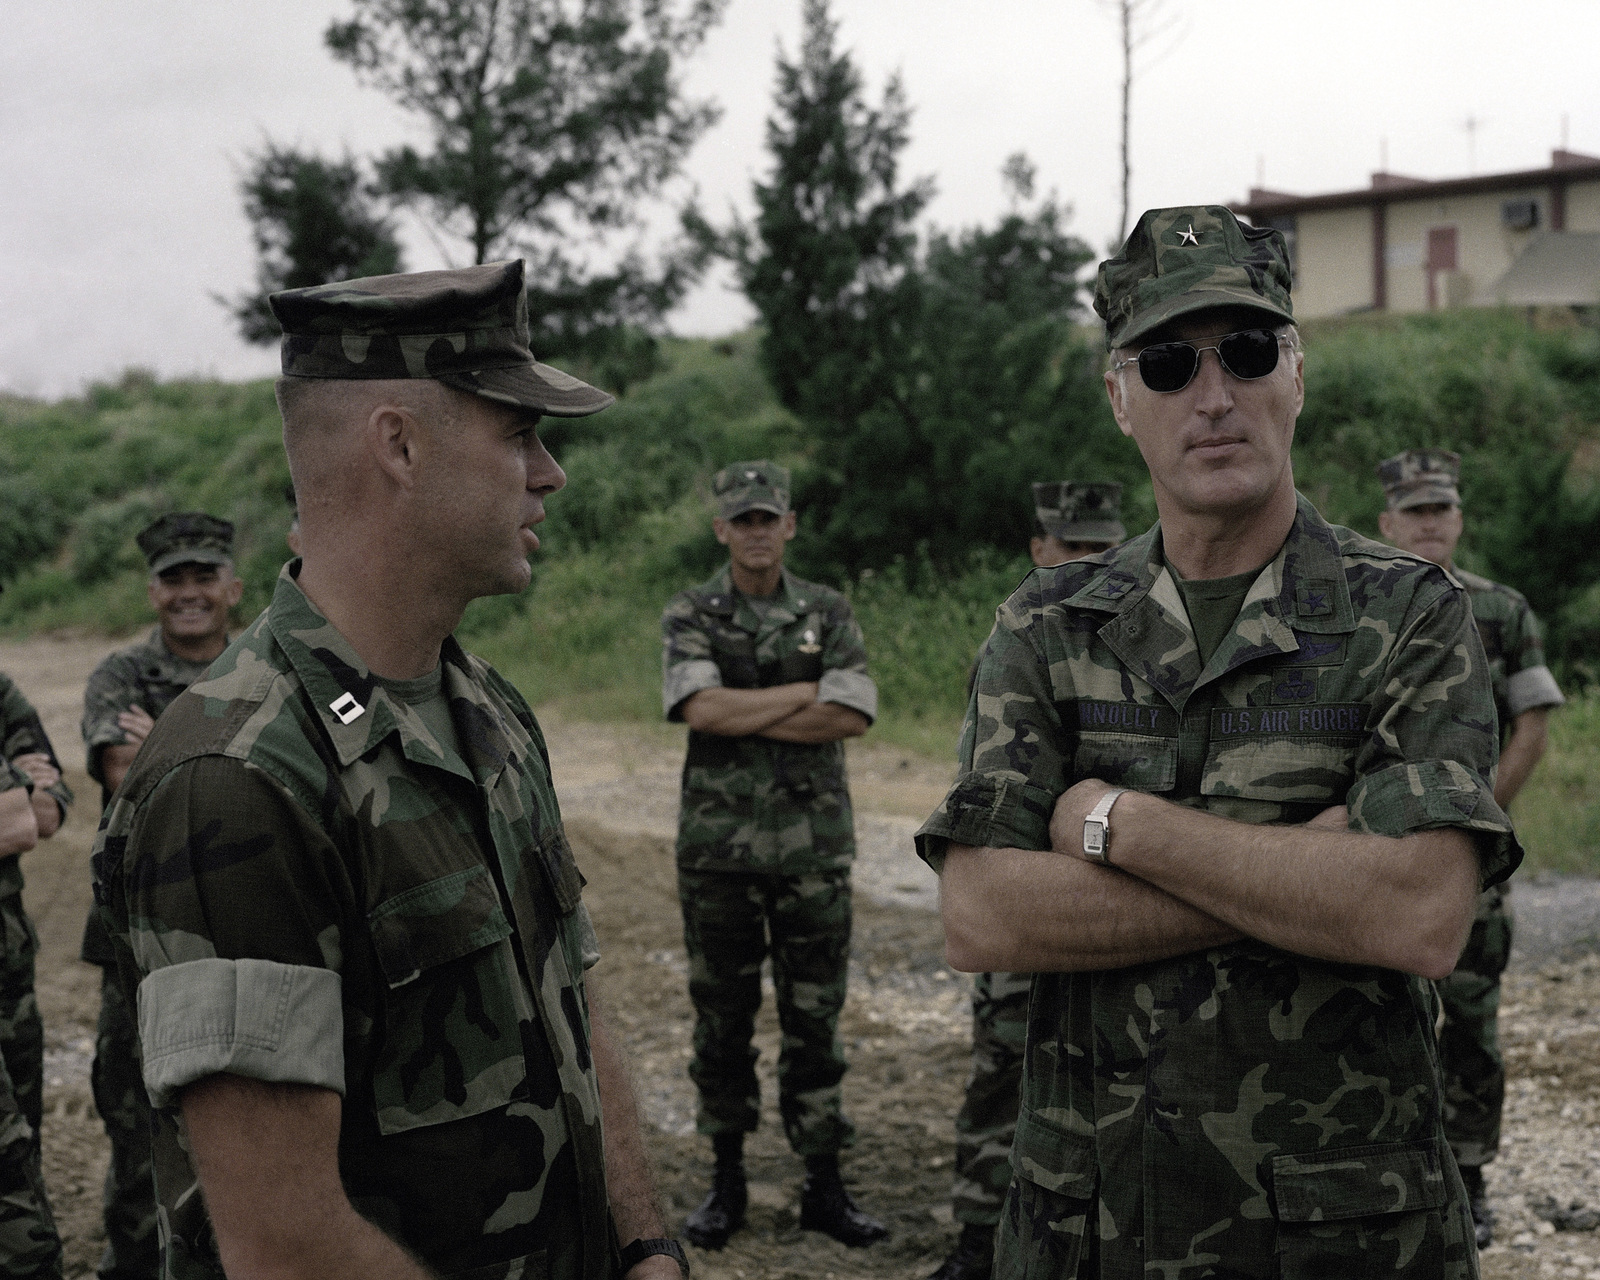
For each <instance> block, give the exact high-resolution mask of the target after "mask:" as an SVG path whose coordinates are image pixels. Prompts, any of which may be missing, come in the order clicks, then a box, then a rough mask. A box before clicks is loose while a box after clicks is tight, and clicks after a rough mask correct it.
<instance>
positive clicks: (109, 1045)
mask: <svg viewBox="0 0 1600 1280" xmlns="http://www.w3.org/2000/svg"><path fill="white" fill-rule="evenodd" d="M137 542H138V544H139V549H140V550H141V551H142V552H144V555H145V559H146V561H147V562H148V563H149V565H150V581H149V583H148V584H147V591H148V593H149V597H150V607H151V608H152V609H154V610H155V614H156V626H155V628H154V630H152V631H151V632H150V634H149V635H148V636H147V637H145V639H143V640H141V641H140V642H139V643H138V644H132V645H129V646H128V647H127V648H125V649H118V650H117V651H116V652H115V653H112V654H110V655H108V656H107V657H106V658H105V659H104V660H103V661H102V662H101V663H100V665H99V666H97V667H96V668H95V669H94V674H93V675H91V676H90V677H89V685H88V688H86V689H85V690H84V695H83V744H84V747H85V749H86V750H85V758H86V761H87V764H88V770H89V776H90V777H91V778H93V779H94V780H95V781H96V782H98V783H99V784H100V805H101V809H102V810H104V809H105V808H106V806H108V805H109V804H110V803H111V796H112V793H114V792H115V791H116V789H117V788H118V787H119V786H120V785H121V784H122V779H123V777H124V776H125V775H126V774H127V772H128V768H129V766H131V765H132V764H133V759H134V756H135V755H137V754H138V751H139V747H140V745H141V744H142V743H143V742H144V740H145V739H146V738H147V737H148V736H149V735H150V730H151V729H153V728H154V727H155V722H156V720H157V719H159V718H160V716H161V713H162V712H163V711H165V710H166V709H167V707H168V706H170V705H171V704H172V701H173V700H174V699H175V698H176V697H177V696H178V695H179V694H180V693H182V692H183V691H184V690H185V689H187V688H188V687H189V686H190V685H191V684H193V683H194V682H195V681H196V680H198V679H199V678H200V677H201V676H203V675H204V674H205V672H206V668H207V667H209V666H210V665H211V664H212V662H213V661H215V660H216V658H217V657H218V656H219V655H220V654H221V653H222V651H223V650H224V649H225V648H227V647H228V614H229V611H230V610H232V609H233V608H234V607H235V606H237V605H238V603H239V598H240V596H241V595H242V594H243V591H244V583H243V582H241V581H240V580H239V578H238V576H237V575H235V573H234V572H233V525H232V524H230V523H229V522H228V521H226V520H219V519H218V518H217V517H215V516H211V515H207V514H206V513H205V512H203V511H180V512H174V513H172V514H169V515H164V516H162V517H161V518H160V519H159V520H156V521H154V522H153V523H151V524H150V526H149V527H148V528H146V529H144V530H143V531H142V532H141V533H140V534H139V536H138V538H137ZM80 958H81V959H83V960H85V961H87V962H88V963H90V964H93V965H98V966H100V1017H99V1020H98V1022H97V1023H96V1026H95V1039H94V1068H93V1070H92V1072H91V1073H90V1081H91V1084H92V1086H93V1089H94V1105H95V1110H97V1111H98V1112H99V1113H100V1118H101V1121H102V1122H103V1123H104V1124H105V1127H106V1137H107V1138H109V1139H110V1141H111V1160H110V1162H109V1163H108V1164H107V1166H106V1182H105V1196H104V1205H105V1233H106V1247H105V1253H104V1254H103V1256H102V1257H101V1259H100V1265H99V1268H98V1271H97V1274H98V1275H99V1277H100V1280H154V1277H155V1276H157V1275H159V1274H160V1271H161V1241H160V1234H159V1232H158V1231H157V1227H156V1199H155V1183H154V1181H153V1178H152V1175H151V1170H150V1099H149V1096H148V1095H147V1094H146V1092H145V1087H144V1080H143V1078H142V1076H141V1074H140V1067H139V1029H138V1026H137V1024H136V1022H135V1018H134V1013H133V1009H132V1007H131V1006H130V1005H129V1004H128V1003H127V1002H126V1001H124V1000H123V998H122V989H121V987H120V986H119V985H118V983H117V976H116V953H115V952H114V951H113V950H112V947H111V939H110V937H109V936H108V935H107V934H106V931H105V926H104V924H103V923H102V921H101V919H100V913H99V912H98V911H96V910H91V911H90V913H89V919H88V921H87V922H86V924H85V926H84V931H83V947H82V951H81V952H80Z"/></svg>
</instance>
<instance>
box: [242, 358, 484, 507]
mask: <svg viewBox="0 0 1600 1280" xmlns="http://www.w3.org/2000/svg"><path fill="white" fill-rule="evenodd" d="M273 391H274V393H275V394H276V396H277V400H278V413H279V414H280V416H281V417H282V418H283V447H284V452H285V453H287V454H288V455H289V472H290V474H291V475H292V476H293V477H294V487H295V493H296V496H297V497H298V498H299V504H300V505H301V506H303V505H305V503H306V502H307V500H308V498H310V497H311V495H312V494H314V493H315V491H317V490H318V489H319V488H320V487H321V485H322V484H323V483H324V481H325V477H326V474H327V468H328V464H329V463H330V462H331V461H332V457H333V455H334V454H335V453H336V452H337V450H335V449H331V448H329V447H328V446H329V445H330V444H331V443H332V441H333V438H334V435H335V433H336V432H337V431H338V430H339V429H340V428H342V427H348V426H353V425H355V424H356V423H358V422H360V421H363V420H365V418H366V417H367V415H368V414H370V413H371V412H372V410H373V409H375V408H377V407H378V405H379V404H382V403H386V402H387V403H390V404H398V405H403V406H405V407H406V408H408V409H410V410H411V411H412V412H413V413H416V414H418V415H419V416H421V417H425V418H426V419H427V420H428V421H429V423H430V424H434V425H441V426H445V427H449V426H451V425H453V424H454V422H455V420H456V406H457V397H465V396H466V395H467V393H466V392H462V391H453V390H452V389H451V388H449V387H446V386H445V385H444V384H443V383H440V382H435V381H433V380H432V379H430V378H384V379H371V380H367V381H361V380H358V379H339V378H296V377H287V376H286V377H281V378H279V379H278V380H277V382H276V383H275V384H274V385H273Z"/></svg>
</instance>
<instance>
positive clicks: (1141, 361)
mask: <svg viewBox="0 0 1600 1280" xmlns="http://www.w3.org/2000/svg"><path fill="white" fill-rule="evenodd" d="M1288 341H1289V339H1288V338H1287V337H1279V336H1278V335H1277V334H1275V333H1273V332H1272V330H1271V329H1241V330H1240V331H1239V332H1238V333H1228V334H1224V335H1223V336H1222V337H1220V338H1218V339H1216V340H1215V341H1214V342H1203V343H1197V344H1191V343H1188V342H1158V343H1156V344H1155V345H1154V346H1149V347H1146V348H1145V349H1144V350H1143V351H1141V352H1140V353H1139V354H1138V355H1136V356H1132V357H1130V358H1129V359H1127V360H1118V361H1117V362H1116V364H1114V365H1112V366H1111V371H1112V372H1113V373H1116V372H1118V371H1120V370H1122V369H1125V368H1126V367H1127V366H1128V365H1130V364H1137V365H1138V366H1139V376H1140V377H1141V378H1143V379H1144V385H1145V386H1147V387H1149V388H1150V390H1152V391H1160V392H1163V393H1167V392H1172V391H1182V390H1183V389H1184V388H1185V387H1186V386H1188V385H1189V383H1190V382H1191V381H1193V380H1194V375H1195V371H1196V370H1197V369H1199V368H1200V353H1201V352H1202V351H1215V352H1216V353H1217V359H1218V360H1220V361H1221V362H1222V367H1223V368H1224V369H1226V370H1227V371H1228V372H1229V373H1231V374H1232V375H1233V376H1234V377H1235V378H1239V379H1240V380H1242V381H1244V382H1253V381H1254V380H1255V379H1257V378H1265V377H1266V376H1267V375H1268V374H1269V373H1271V372H1272V371H1273V370H1274V369H1276V368H1277V367H1278V348H1279V347H1280V346H1282V345H1283V344H1284V343H1286V342H1288Z"/></svg>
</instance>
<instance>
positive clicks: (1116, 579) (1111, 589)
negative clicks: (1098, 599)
mask: <svg viewBox="0 0 1600 1280" xmlns="http://www.w3.org/2000/svg"><path fill="white" fill-rule="evenodd" d="M1137 581H1138V579H1137V578H1130V577H1129V576H1128V575H1127V574H1125V573H1116V572H1112V573H1108V574H1107V575H1106V580H1105V581H1104V582H1102V583H1101V584H1100V585H1099V586H1098V587H1096V588H1095V589H1094V594H1095V595H1097V596H1103V597H1104V598H1105V599H1107V600H1120V599H1122V597H1123V596H1125V595H1127V594H1128V592H1130V591H1132V590H1133V586H1134V583H1136V582H1137Z"/></svg>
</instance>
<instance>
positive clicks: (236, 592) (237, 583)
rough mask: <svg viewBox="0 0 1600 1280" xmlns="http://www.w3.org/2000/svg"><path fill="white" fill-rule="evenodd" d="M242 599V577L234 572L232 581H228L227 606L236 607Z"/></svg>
mask: <svg viewBox="0 0 1600 1280" xmlns="http://www.w3.org/2000/svg"><path fill="white" fill-rule="evenodd" d="M242 599H244V579H243V578H241V577H240V576H239V575H238V574H234V575H233V581H231V582H230V583H228V594H227V600H228V608H230V609H232V608H235V607H237V606H238V603H239V601H240V600H242Z"/></svg>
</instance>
